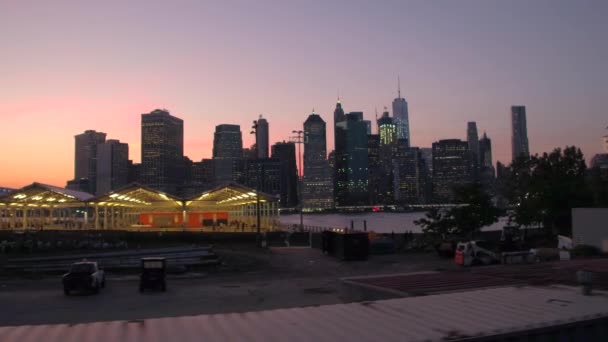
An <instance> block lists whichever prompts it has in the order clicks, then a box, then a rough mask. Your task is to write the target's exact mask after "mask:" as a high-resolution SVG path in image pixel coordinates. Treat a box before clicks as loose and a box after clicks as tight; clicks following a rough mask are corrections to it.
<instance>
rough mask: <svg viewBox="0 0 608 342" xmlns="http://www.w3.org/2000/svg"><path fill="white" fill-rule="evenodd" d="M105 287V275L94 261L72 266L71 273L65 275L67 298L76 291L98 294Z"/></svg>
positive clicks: (64, 284) (64, 282) (64, 287)
mask: <svg viewBox="0 0 608 342" xmlns="http://www.w3.org/2000/svg"><path fill="white" fill-rule="evenodd" d="M105 286H106V276H105V273H104V271H103V270H102V269H101V268H99V266H98V265H97V262H94V261H81V262H76V263H74V264H72V266H71V267H70V271H69V272H68V273H66V274H64V275H63V293H65V295H66V296H68V295H69V294H70V291H74V290H81V291H92V292H93V293H97V292H99V289H100V288H103V287H105Z"/></svg>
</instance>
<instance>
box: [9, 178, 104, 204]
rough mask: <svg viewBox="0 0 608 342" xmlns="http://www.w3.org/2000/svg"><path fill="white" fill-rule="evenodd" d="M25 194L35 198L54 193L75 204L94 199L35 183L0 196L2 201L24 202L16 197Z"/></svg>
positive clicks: (78, 193) (84, 194)
mask: <svg viewBox="0 0 608 342" xmlns="http://www.w3.org/2000/svg"><path fill="white" fill-rule="evenodd" d="M25 192H27V193H28V194H29V195H28V196H33V195H34V194H39V193H43V192H53V193H56V194H59V195H63V196H66V197H68V198H71V199H72V200H70V201H68V202H74V201H76V202H86V201H87V200H89V199H91V198H93V195H91V194H89V193H87V192H82V191H76V190H69V189H65V188H60V187H58V186H53V185H48V184H42V183H38V182H34V183H32V184H30V185H27V186H24V187H23V188H20V189H16V190H14V191H12V192H10V193H8V194H6V195H3V196H0V201H9V200H10V201H14V202H23V201H22V200H17V199H15V198H14V195H16V194H18V193H25Z"/></svg>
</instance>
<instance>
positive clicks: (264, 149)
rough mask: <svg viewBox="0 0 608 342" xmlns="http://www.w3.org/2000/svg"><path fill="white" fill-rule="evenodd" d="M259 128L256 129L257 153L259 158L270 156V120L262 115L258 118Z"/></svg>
mask: <svg viewBox="0 0 608 342" xmlns="http://www.w3.org/2000/svg"><path fill="white" fill-rule="evenodd" d="M257 122H258V128H257V130H256V135H257V136H256V141H257V144H258V145H257V150H258V151H257V152H258V153H257V155H258V158H261V159H265V158H268V121H266V119H264V118H263V117H262V115H261V114H260V118H259V119H258V120H257Z"/></svg>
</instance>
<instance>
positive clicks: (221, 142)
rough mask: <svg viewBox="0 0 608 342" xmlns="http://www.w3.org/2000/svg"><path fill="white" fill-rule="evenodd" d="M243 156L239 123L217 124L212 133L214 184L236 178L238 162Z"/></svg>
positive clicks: (235, 179)
mask: <svg viewBox="0 0 608 342" xmlns="http://www.w3.org/2000/svg"><path fill="white" fill-rule="evenodd" d="M242 158H243V137H242V135H241V126H239V125H228V124H223V125H218V126H216V127H215V133H214V135H213V166H214V175H215V179H214V181H215V184H216V185H221V184H223V183H227V182H234V181H237V180H238V178H239V177H238V175H237V173H238V170H239V166H240V165H239V163H240V161H241V159H242Z"/></svg>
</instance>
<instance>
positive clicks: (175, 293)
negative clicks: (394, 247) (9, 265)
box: [0, 247, 456, 326]
mask: <svg viewBox="0 0 608 342" xmlns="http://www.w3.org/2000/svg"><path fill="white" fill-rule="evenodd" d="M217 252H218V254H219V255H220V256H221V257H222V258H223V259H224V260H225V262H226V265H225V266H223V267H221V268H220V269H219V270H217V271H214V272H209V271H201V272H204V273H199V274H194V277H193V278H184V276H181V277H172V278H170V279H169V282H168V291H167V292H166V293H161V292H158V293H155V292H147V293H144V294H140V293H139V292H138V288H137V285H138V282H137V277H136V276H135V275H116V274H115V275H112V274H108V281H107V287H106V289H104V290H102V291H101V293H100V294H99V295H74V296H69V297H66V296H64V295H63V292H62V290H61V282H60V278H59V277H52V278H43V279H0V303H1V304H0V305H2V310H0V326H3V325H22V324H44V323H79V322H90V321H103V320H135V319H141V318H153V317H168V316H181V315H194V314H204V313H224V312H245V311H254V310H265V309H273V308H285V307H296V306H311V305H323V304H335V303H345V302H350V301H353V300H354V298H351V297H350V296H349V295H348V293H347V292H345V291H343V288H342V283H341V281H340V278H343V277H352V276H361V275H370V274H377V275H380V274H391V273H406V272H416V271H433V270H443V269H455V268H456V267H455V266H454V264H453V262H452V261H451V260H442V259H439V258H438V257H436V256H435V255H433V254H410V255H388V256H374V257H373V258H371V259H370V260H369V261H366V262H339V261H337V260H335V259H333V258H330V257H328V256H325V255H323V254H321V252H320V251H318V250H311V249H308V248H291V249H285V248H273V249H271V251H269V252H265V253H260V252H259V251H257V250H247V249H243V248H241V247H234V248H232V249H223V250H222V249H218V250H217ZM180 278H181V279H180Z"/></svg>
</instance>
